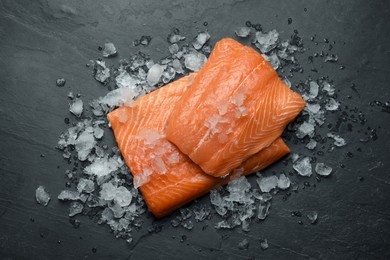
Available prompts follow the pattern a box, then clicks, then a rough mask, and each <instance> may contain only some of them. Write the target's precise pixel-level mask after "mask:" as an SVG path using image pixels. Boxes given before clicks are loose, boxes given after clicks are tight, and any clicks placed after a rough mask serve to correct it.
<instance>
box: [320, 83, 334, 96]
mask: <svg viewBox="0 0 390 260" xmlns="http://www.w3.org/2000/svg"><path fill="white" fill-rule="evenodd" d="M322 89H323V90H324V91H326V92H327V93H328V95H329V96H333V94H334V92H335V89H334V87H333V86H332V85H330V84H329V82H326V81H324V82H322Z"/></svg>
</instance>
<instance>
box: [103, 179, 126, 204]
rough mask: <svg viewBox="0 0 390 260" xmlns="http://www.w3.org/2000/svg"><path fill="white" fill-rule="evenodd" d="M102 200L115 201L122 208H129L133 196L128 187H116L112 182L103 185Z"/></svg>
mask: <svg viewBox="0 0 390 260" xmlns="http://www.w3.org/2000/svg"><path fill="white" fill-rule="evenodd" d="M100 198H101V199H102V200H105V201H112V200H113V201H114V202H115V203H116V204H117V205H119V206H120V207H127V206H129V205H130V203H131V200H132V195H131V193H130V191H129V190H128V189H126V187H124V186H119V187H116V186H114V185H113V184H112V183H111V182H106V183H104V184H103V185H102V189H101V191H100Z"/></svg>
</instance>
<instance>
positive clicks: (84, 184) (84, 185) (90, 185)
mask: <svg viewBox="0 0 390 260" xmlns="http://www.w3.org/2000/svg"><path fill="white" fill-rule="evenodd" d="M77 190H78V192H79V193H82V192H85V193H91V192H93V191H94V190H95V183H94V182H93V181H91V180H88V179H84V178H80V180H79V183H78V184H77Z"/></svg>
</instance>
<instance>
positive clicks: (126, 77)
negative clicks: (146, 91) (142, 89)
mask: <svg viewBox="0 0 390 260" xmlns="http://www.w3.org/2000/svg"><path fill="white" fill-rule="evenodd" d="M115 83H116V85H117V86H118V87H119V88H133V89H134V88H137V87H138V86H137V84H140V83H141V80H140V79H138V78H136V77H135V76H132V75H130V74H129V73H128V72H127V71H126V70H124V71H121V72H120V73H119V74H118V76H116V77H115Z"/></svg>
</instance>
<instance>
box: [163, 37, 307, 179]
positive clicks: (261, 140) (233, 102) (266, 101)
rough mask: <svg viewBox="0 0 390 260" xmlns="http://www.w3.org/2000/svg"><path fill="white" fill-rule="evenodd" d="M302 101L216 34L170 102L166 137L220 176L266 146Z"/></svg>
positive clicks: (255, 56)
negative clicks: (177, 97) (216, 39)
mask: <svg viewBox="0 0 390 260" xmlns="http://www.w3.org/2000/svg"><path fill="white" fill-rule="evenodd" d="M305 105H306V104H305V101H304V100H303V99H302V97H301V96H300V95H299V94H297V93H295V92H294V91H292V90H291V89H289V88H288V87H287V86H286V85H285V84H284V83H283V81H282V80H281V79H280V78H279V77H278V75H277V73H276V71H275V70H274V69H273V68H272V66H271V64H270V63H269V62H268V61H266V60H265V59H264V58H263V57H262V56H261V55H260V54H259V53H258V52H256V51H255V50H253V49H252V48H250V47H247V46H244V45H242V44H240V43H238V42H237V41H235V40H233V39H229V38H227V39H222V40H221V41H219V42H218V43H217V44H216V45H215V48H214V50H213V51H212V53H211V55H210V57H209V59H208V61H207V62H206V64H205V65H204V66H203V68H202V69H201V70H200V71H199V72H198V75H197V76H196V77H195V79H194V82H193V84H192V86H191V88H190V89H189V90H188V91H187V92H186V93H184V94H183V96H182V98H181V99H180V101H178V102H177V103H176V106H175V108H174V109H173V110H172V113H171V115H170V117H169V119H168V124H167V129H166V137H167V139H168V140H169V141H171V142H172V143H174V144H175V145H177V147H178V148H179V149H180V151H182V152H183V153H185V154H187V155H188V156H189V157H190V158H191V160H192V161H193V162H195V163H196V164H198V165H199V166H200V167H201V168H202V169H203V171H204V172H206V173H207V174H209V175H211V176H214V177H222V176H225V175H226V174H228V173H229V172H231V171H232V170H233V169H235V168H236V167H239V165H240V164H241V163H242V162H244V161H245V160H247V159H248V158H249V157H250V156H252V155H253V154H255V153H257V152H259V151H261V150H263V149H264V148H266V147H268V146H270V145H271V144H272V143H273V142H274V141H275V140H276V139H277V138H279V137H280V135H281V134H282V132H283V130H284V129H285V127H286V126H287V124H288V123H290V122H291V121H292V120H293V119H294V118H295V117H296V116H297V115H298V114H299V113H300V112H301V110H302V109H303V108H304V107H305Z"/></svg>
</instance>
